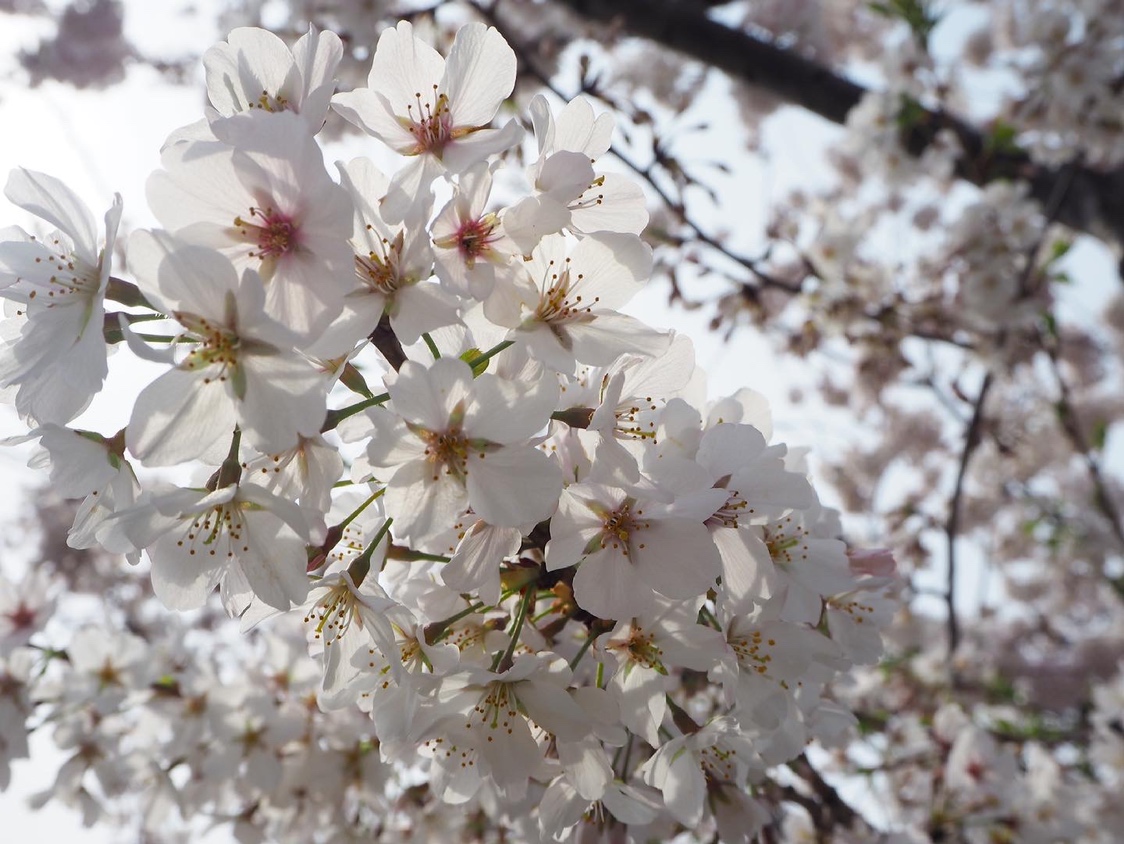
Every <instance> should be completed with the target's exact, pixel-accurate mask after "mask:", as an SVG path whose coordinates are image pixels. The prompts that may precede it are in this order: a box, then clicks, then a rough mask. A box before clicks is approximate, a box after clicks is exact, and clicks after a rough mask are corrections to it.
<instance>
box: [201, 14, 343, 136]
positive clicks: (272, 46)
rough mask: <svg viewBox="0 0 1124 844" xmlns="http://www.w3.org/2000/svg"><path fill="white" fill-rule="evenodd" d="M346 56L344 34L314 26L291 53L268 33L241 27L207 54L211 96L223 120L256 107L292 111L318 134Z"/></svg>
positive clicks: (263, 30)
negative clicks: (340, 34)
mask: <svg viewBox="0 0 1124 844" xmlns="http://www.w3.org/2000/svg"><path fill="white" fill-rule="evenodd" d="M342 58H343V43H342V42H341V41H340V38H339V36H338V35H336V34H335V33H334V32H318V31H317V30H316V27H314V26H311V25H310V26H309V28H308V32H307V33H306V34H304V35H302V36H301V37H300V38H299V39H297V43H296V44H294V45H293V49H292V50H291V51H290V50H289V48H288V47H287V46H286V45H285V42H284V41H282V40H281V39H280V38H278V37H277V36H276V35H274V34H273V33H272V32H269V31H268V30H265V29H259V28H257V27H239V28H238V29H233V30H231V32H230V34H229V35H228V36H227V37H226V41H221V42H219V43H218V44H216V45H214V46H213V47H211V48H210V49H209V50H207V52H206V53H204V54H203V67H204V69H205V70H206V72H207V94H208V96H209V97H210V100H211V105H213V106H214V107H215V110H216V111H217V112H218V114H219V115H221V116H222V117H230V116H231V115H233V114H238V113H240V112H244V111H250V110H252V109H262V110H264V111H268V112H276V111H293V112H296V113H297V114H299V115H300V116H301V119H302V120H303V121H304V122H305V124H306V125H307V127H308V130H309V132H310V133H312V134H315V133H316V132H319V131H320V127H322V126H323V125H324V118H325V117H326V115H327V113H328V106H329V105H330V104H331V100H332V94H333V93H335V89H336V82H335V79H334V78H333V76H334V74H335V72H336V68H337V67H338V66H339V63H340V60H341V59H342Z"/></svg>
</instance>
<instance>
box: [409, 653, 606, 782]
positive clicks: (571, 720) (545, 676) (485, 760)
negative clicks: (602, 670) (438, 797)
mask: <svg viewBox="0 0 1124 844" xmlns="http://www.w3.org/2000/svg"><path fill="white" fill-rule="evenodd" d="M570 679H571V675H570V670H569V668H567V666H566V663H565V661H564V660H561V659H558V658H556V657H555V656H554V655H553V654H549V653H540V654H524V655H521V656H519V657H517V658H516V660H515V663H514V665H512V667H511V668H509V669H508V670H507V671H504V672H502V673H499V674H496V673H493V672H492V671H489V670H487V669H483V668H480V669H471V670H469V671H466V672H460V673H458V674H456V675H454V676H452V677H450V678H447V679H446V680H445V681H444V682H442V684H441V688H440V690H439V692H438V697H439V699H440V700H441V701H442V703H441V704H440V709H441V710H442V711H443V712H447V713H448V714H447V715H445V716H444V717H442V718H440V720H438V721H437V722H436V723H435V724H434V725H433V726H432V727H431V728H430V730H429V731H428V732H427V734H428V736H429V738H428V739H427V740H426V742H425V744H424V745H423V748H424V750H425V752H426V753H427V755H431V756H432V757H433V759H434V762H435V767H436V771H435V772H434V776H433V779H432V780H431V785H432V787H433V788H434V790H435V791H436V792H437V793H438V794H442V793H451V794H452V795H458V796H469V795H471V794H473V793H474V792H475V791H476V789H477V788H479V784H480V779H481V777H483V776H490V778H491V780H492V781H493V782H494V783H495V786H496V787H497V788H498V789H499V791H500V793H501V794H504V795H505V796H506V797H508V798H510V799H518V798H519V797H520V796H521V795H522V794H523V793H524V791H525V790H526V787H527V779H528V777H529V776H530V775H531V774H532V773H533V772H534V770H535V768H536V767H537V765H538V764H539V762H540V761H541V759H542V755H543V754H542V750H541V749H540V748H539V745H538V741H537V739H538V737H539V736H540V735H541V732H542V731H545V732H548V733H550V734H552V735H554V736H556V737H557V738H559V739H561V740H569V741H575V740H578V739H581V738H582V737H584V736H585V735H587V734H588V733H589V731H590V729H591V725H590V722H589V718H588V716H587V715H586V714H585V711H584V710H583V709H582V707H581V706H580V705H579V704H578V703H577V702H576V701H575V700H574V699H573V698H571V697H570V695H569V693H568V691H567V687H568V686H569V683H570Z"/></svg>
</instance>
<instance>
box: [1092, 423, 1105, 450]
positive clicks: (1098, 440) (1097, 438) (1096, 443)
mask: <svg viewBox="0 0 1124 844" xmlns="http://www.w3.org/2000/svg"><path fill="white" fill-rule="evenodd" d="M1107 439H1108V423H1107V422H1105V421H1104V420H1103V419H1098V420H1097V424H1096V425H1094V426H1093V442H1092V446H1093V448H1095V449H1096V450H1097V451H1104V445H1105V441H1106V440H1107Z"/></svg>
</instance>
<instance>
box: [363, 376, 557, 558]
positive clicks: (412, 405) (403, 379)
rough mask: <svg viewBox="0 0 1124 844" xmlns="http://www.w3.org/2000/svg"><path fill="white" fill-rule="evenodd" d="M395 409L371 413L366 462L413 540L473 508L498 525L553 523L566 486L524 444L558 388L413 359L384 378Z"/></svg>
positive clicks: (396, 520) (398, 523)
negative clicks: (380, 476)
mask: <svg viewBox="0 0 1124 844" xmlns="http://www.w3.org/2000/svg"><path fill="white" fill-rule="evenodd" d="M387 391H388V392H389V393H390V410H386V409H383V408H377V407H376V408H372V409H371V410H370V411H369V412H368V413H369V418H370V419H371V420H372V421H373V422H374V423H375V431H374V434H373V436H372V437H371V442H370V445H369V446H368V449H367V456H368V459H369V460H370V462H371V464H372V465H373V466H374V467H376V470H379V469H383V470H386V471H387V472H389V473H392V474H390V476H389V480H388V481H387V490H386V499H385V500H386V509H387V512H388V513H389V514H390V515H391V516H392V517H393V518H394V527H395V533H396V534H397V533H398V531H399V529H401V531H402V533H403V534H404V535H406V536H409V537H410V538H420V537H426V536H428V535H431V534H433V533H435V532H436V531H438V530H441V529H443V528H445V527H448V526H449V525H451V524H452V523H453V521H454V520H455V519H456V518H457V517H458V516H459V515H460V514H461V513H462V512H463V511H464V510H465V508H467V507H470V506H471V507H472V509H473V510H474V511H475V512H476V514H477V516H478V518H480V519H483V520H484V521H486V522H488V523H489V524H492V525H496V526H498V527H518V526H521V525H525V524H528V523H529V524H531V525H533V524H535V523H536V522H539V521H542V520H543V519H545V518H547V517H549V516H550V514H551V513H552V512H553V511H554V507H555V503H556V502H557V500H558V493H559V491H560V490H561V488H562V475H561V471H560V470H559V469H558V467H557V466H556V465H555V464H554V463H552V462H551V460H550V459H549V458H548V457H547V456H546V455H545V454H543V453H542V452H541V451H538V450H537V449H536V448H534V447H533V446H531V445H529V444H527V443H528V442H529V440H530V438H531V437H532V436H534V435H535V433H536V432H538V431H539V430H541V429H542V428H543V427H544V426H545V425H546V421H547V418H548V417H549V415H550V413H551V411H552V410H553V408H554V402H555V400H556V398H557V388H556V387H554V386H553V385H552V384H551V383H550V381H549V379H547V380H544V381H543V382H540V383H539V384H537V385H530V386H522V385H519V384H516V383H513V382H510V381H505V380H503V379H501V378H499V377H498V376H495V375H492V374H490V373H484V374H483V375H481V376H480V377H479V378H476V379H473V377H472V370H471V369H469V367H468V364H466V363H465V362H464V361H462V360H459V359H457V358H441V359H439V360H436V361H434V362H433V365H432V366H430V367H429V368H426V367H424V366H422V365H421V364H419V363H416V362H414V361H407V362H406V363H404V364H403V365H402V368H401V370H400V371H399V372H398V375H397V377H396V378H394V379H393V380H389V379H388V383H387Z"/></svg>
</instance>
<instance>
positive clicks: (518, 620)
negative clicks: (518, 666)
mask: <svg viewBox="0 0 1124 844" xmlns="http://www.w3.org/2000/svg"><path fill="white" fill-rule="evenodd" d="M534 594H535V588H534V587H533V586H528V587H527V588H526V589H525V590H524V591H523V597H522V598H521V599H520V600H519V609H517V610H516V611H515V620H514V621H513V622H512V623H511V641H510V642H508V643H507V650H505V651H504V652H503V654H502V655H501V654H497V655H496V658H495V659H494V660H492V670H493V671H496V670H499V671H500V672H503V671H507V669H509V668H511V663H512V661H513V658H514V655H515V648H516V647H517V646H518V645H519V634H520V633H522V632H523V622H525V621H526V620H527V608H528V607H529V606H530V605H531V598H532V597H534Z"/></svg>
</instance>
